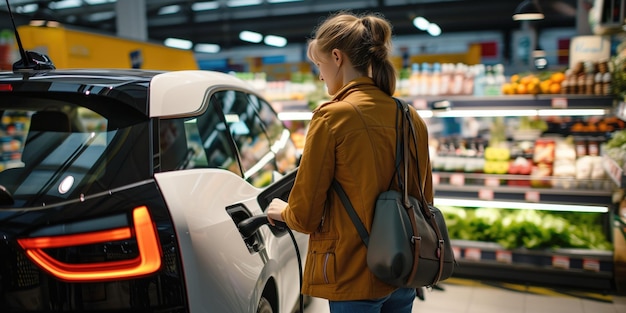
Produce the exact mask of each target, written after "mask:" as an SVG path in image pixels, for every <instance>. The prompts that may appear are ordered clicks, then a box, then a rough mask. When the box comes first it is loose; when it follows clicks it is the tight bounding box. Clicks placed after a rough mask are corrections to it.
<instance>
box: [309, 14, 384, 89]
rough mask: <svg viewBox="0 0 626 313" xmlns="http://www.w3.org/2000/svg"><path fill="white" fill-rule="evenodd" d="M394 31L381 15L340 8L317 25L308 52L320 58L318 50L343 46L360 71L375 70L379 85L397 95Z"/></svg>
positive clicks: (327, 51)
mask: <svg viewBox="0 0 626 313" xmlns="http://www.w3.org/2000/svg"><path fill="white" fill-rule="evenodd" d="M391 31H392V29H391V24H390V23H389V22H388V21H387V20H386V19H385V18H383V17H382V16H381V15H378V14H374V13H369V14H364V15H355V14H353V13H349V12H343V11H342V12H338V13H336V14H334V15H331V16H330V17H329V18H328V19H326V20H325V21H324V22H323V23H322V24H320V25H319V26H318V27H317V29H316V30H315V35H314V36H313V39H312V40H311V41H310V42H309V47H308V50H307V56H308V58H309V59H311V60H312V61H316V60H319V58H318V57H317V56H318V53H330V52H331V51H332V50H333V49H339V50H340V51H341V52H343V53H345V54H346V56H347V57H348V58H349V59H350V62H352V65H353V66H354V68H355V69H356V70H357V71H359V72H360V73H361V74H363V75H365V76H369V75H368V74H371V77H372V79H373V80H374V83H375V84H376V85H377V86H378V88H380V89H381V90H383V91H384V92H385V93H387V94H388V95H393V93H394V92H395V89H396V70H395V68H394V67H393V64H392V63H391V61H390V59H389V54H390V51H391Z"/></svg>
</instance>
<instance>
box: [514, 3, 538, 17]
mask: <svg viewBox="0 0 626 313" xmlns="http://www.w3.org/2000/svg"><path fill="white" fill-rule="evenodd" d="M543 19H544V16H543V13H542V12H541V10H540V9H539V7H538V6H537V4H536V3H535V2H533V0H524V1H522V3H520V4H519V5H518V6H517V8H516V9H515V13H513V20H514V21H534V20H543Z"/></svg>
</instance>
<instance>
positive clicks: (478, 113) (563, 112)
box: [432, 109, 607, 117]
mask: <svg viewBox="0 0 626 313" xmlns="http://www.w3.org/2000/svg"><path fill="white" fill-rule="evenodd" d="M432 112H433V113H432V114H433V116H434V117H495V116H503V117H506V116H601V115H606V113H607V112H606V110H605V109H546V110H511V109H508V110H506V109H505V110H445V111H439V110H433V111H432Z"/></svg>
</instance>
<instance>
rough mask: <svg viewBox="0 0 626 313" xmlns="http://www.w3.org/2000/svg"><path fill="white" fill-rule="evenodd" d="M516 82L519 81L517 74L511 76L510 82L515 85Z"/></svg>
mask: <svg viewBox="0 0 626 313" xmlns="http://www.w3.org/2000/svg"><path fill="white" fill-rule="evenodd" d="M518 80H519V74H513V75H511V82H512V83H517V81H518Z"/></svg>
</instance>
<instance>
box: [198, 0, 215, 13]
mask: <svg viewBox="0 0 626 313" xmlns="http://www.w3.org/2000/svg"><path fill="white" fill-rule="evenodd" d="M219 7H220V3H219V1H206V2H195V3H194V4H192V5H191V10H192V11H194V12H197V11H208V10H215V9H217V8H219Z"/></svg>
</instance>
